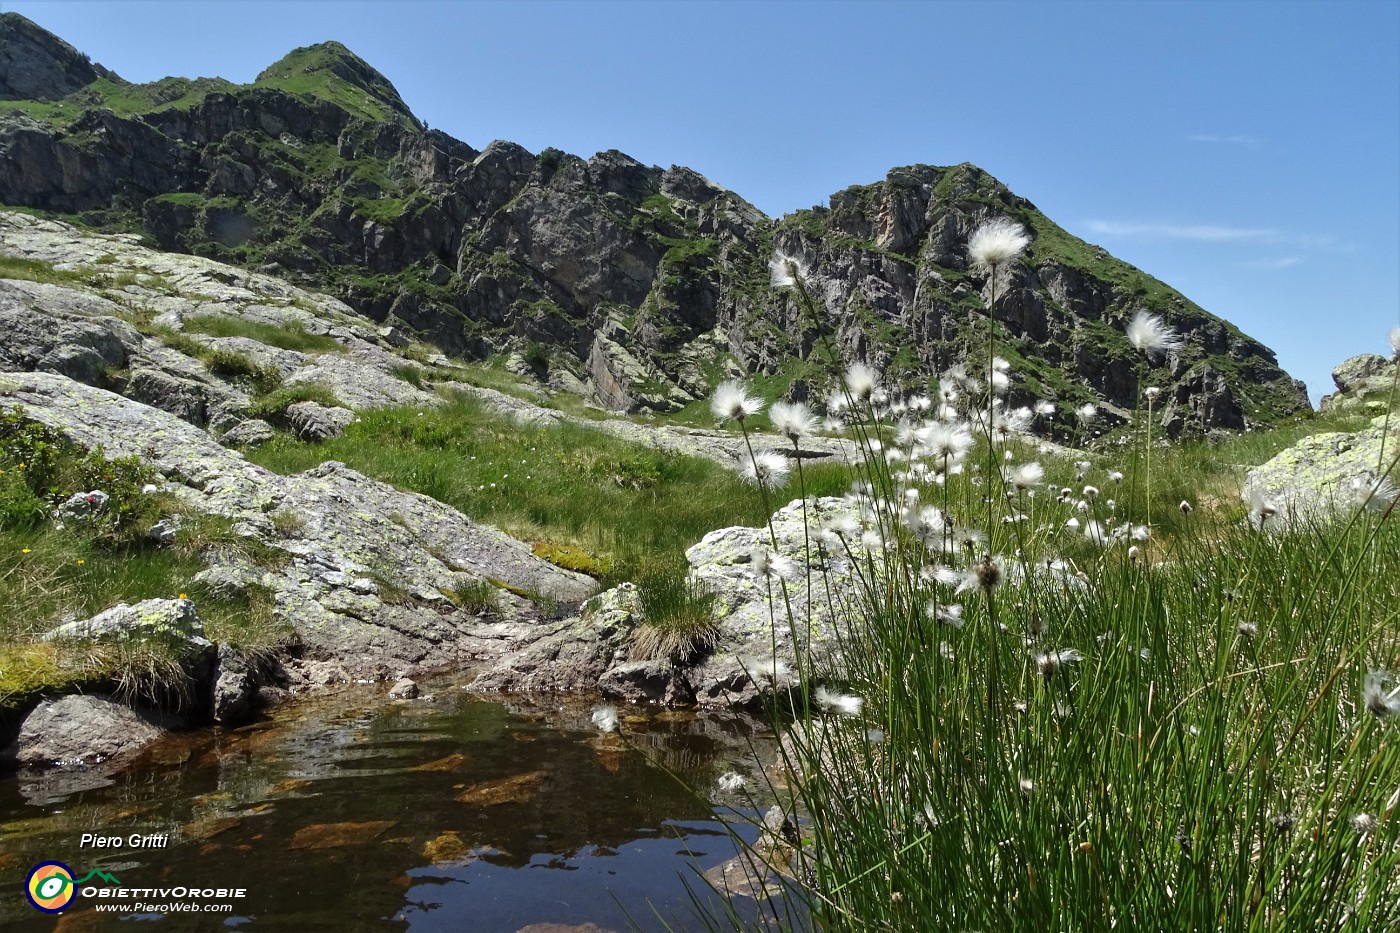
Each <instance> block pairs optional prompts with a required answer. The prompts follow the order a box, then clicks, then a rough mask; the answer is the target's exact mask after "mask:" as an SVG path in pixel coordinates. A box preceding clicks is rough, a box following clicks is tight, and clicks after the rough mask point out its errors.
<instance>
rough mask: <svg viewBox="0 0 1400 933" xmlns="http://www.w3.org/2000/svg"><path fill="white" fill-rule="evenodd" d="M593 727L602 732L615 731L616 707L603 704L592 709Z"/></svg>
mask: <svg viewBox="0 0 1400 933" xmlns="http://www.w3.org/2000/svg"><path fill="white" fill-rule="evenodd" d="M591 718H592V720H593V725H595V726H597V727H598V729H599V730H600V731H602V732H613V731H615V730H616V729H617V721H618V720H617V707H616V706H613V705H612V704H611V703H604V704H603V705H602V706H596V707H594V708H593V716H592V717H591Z"/></svg>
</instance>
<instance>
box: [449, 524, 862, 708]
mask: <svg viewBox="0 0 1400 933" xmlns="http://www.w3.org/2000/svg"><path fill="white" fill-rule="evenodd" d="M848 511H849V507H848V506H847V505H846V504H845V502H844V500H841V499H832V498H825V499H810V500H807V501H806V502H805V503H804V502H803V500H800V499H799V500H795V501H793V502H792V503H790V504H788V505H787V506H785V507H784V508H782V509H780V510H779V511H778V512H776V513H775V514H774V515H773V518H772V522H771V527H772V534H773V535H774V536H776V539H777V550H776V551H773V549H772V545H771V539H770V536H769V534H770V533H769V529H768V528H744V527H735V528H721V529H718V530H716V531H713V532H711V533H710V534H708V535H706V536H705V537H704V539H703V540H701V541H700V542H699V543H698V544H696V545H695V546H693V547H691V548H690V549H689V550H688V551H687V552H686V558H687V560H688V561H689V562H690V567H691V569H690V578H691V580H692V581H693V583H695V584H696V585H697V586H699V587H700V588H702V589H704V590H706V591H708V592H710V593H712V594H714V604H713V611H714V616H715V625H716V631H715V637H714V647H713V650H711V651H709V652H706V653H705V654H704V656H703V657H700V658H698V659H696V660H694V661H692V662H689V663H676V662H674V661H673V660H667V659H661V660H654V659H650V658H637V657H635V656H634V649H635V639H636V634H637V630H638V628H639V627H640V626H641V625H643V624H644V623H645V615H644V613H643V611H642V607H641V604H640V602H639V601H638V599H637V596H636V592H635V590H634V588H633V587H632V586H631V585H630V584H624V585H623V586H621V587H618V588H617V589H614V590H609V591H607V592H606V593H601V594H599V595H598V596H595V597H593V599H591V600H590V601H589V602H588V603H586V604H585V605H584V607H583V611H582V613H581V614H580V615H579V616H578V617H576V618H572V619H566V620H564V621H562V622H559V623H556V624H555V626H554V628H553V630H552V631H551V632H550V633H549V634H548V635H546V636H545V637H543V638H541V639H539V640H538V641H535V642H534V643H532V644H530V645H528V646H526V647H524V648H523V649H521V650H518V651H515V652H512V653H509V654H506V655H504V656H503V657H502V658H500V659H499V660H498V661H496V662H495V663H494V664H493V665H492V666H491V667H490V669H488V670H487V671H486V672H484V673H482V674H481V675H480V676H478V677H477V679H476V680H475V681H474V682H473V684H472V688H473V689H475V690H482V691H496V690H500V691H531V692H541V691H560V692H567V691H578V690H588V689H598V690H600V691H601V692H602V693H603V695H604V696H607V697H610V698H613V699H616V700H620V701H624V702H629V703H661V704H665V705H688V704H696V705H699V706H701V707H714V708H724V709H754V708H757V706H758V705H759V703H760V701H761V699H762V698H763V697H764V696H768V695H771V694H773V693H774V692H775V691H785V690H789V689H792V688H795V687H797V686H798V684H797V683H796V680H795V677H796V673H795V672H796V671H797V670H798V669H799V665H798V657H799V655H800V656H801V657H803V658H804V659H806V661H807V662H809V663H810V662H812V661H815V662H816V663H818V664H824V663H826V662H834V661H835V660H836V656H837V651H838V646H839V638H838V634H837V625H838V622H839V620H838V619H836V618H834V616H833V610H832V607H833V606H840V605H843V604H845V603H846V602H848V601H849V600H850V599H851V598H853V597H854V596H855V595H856V588H857V581H856V577H855V575H854V574H855V571H854V569H853V565H852V560H853V558H854V560H856V561H860V560H863V559H864V557H863V555H864V551H863V549H862V548H861V546H860V544H859V542H851V547H850V550H847V549H846V548H845V547H843V548H841V549H840V552H839V553H836V552H827V551H824V550H823V549H821V548H820V547H818V546H817V545H816V544H815V542H813V541H811V540H810V537H809V535H808V534H806V533H804V527H807V526H808V525H810V527H811V528H812V529H815V528H817V527H819V526H820V525H821V524H822V523H823V522H824V521H827V520H830V519H833V518H835V517H837V516H839V515H842V514H845V513H847V512H848ZM761 554H777V555H778V561H777V564H781V563H782V562H784V561H790V562H791V563H790V567H791V571H790V572H787V573H785V577H786V579H784V578H780V577H779V576H778V575H777V574H776V573H774V572H772V569H771V568H773V567H775V566H776V564H770V565H769V567H770V569H769V570H765V569H764V568H763V567H762V566H760V565H759V564H758V563H756V562H755V558H756V557H758V558H759V561H760V562H761V561H762V557H761V556H760V555H761ZM808 580H811V581H813V586H814V587H816V588H817V589H816V591H815V592H810V593H809V592H808V589H807V581H808ZM784 591H786V592H784Z"/></svg>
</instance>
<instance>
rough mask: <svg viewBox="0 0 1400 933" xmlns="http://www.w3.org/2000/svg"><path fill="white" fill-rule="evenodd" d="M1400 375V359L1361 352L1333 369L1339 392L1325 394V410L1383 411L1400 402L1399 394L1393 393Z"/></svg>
mask: <svg viewBox="0 0 1400 933" xmlns="http://www.w3.org/2000/svg"><path fill="white" fill-rule="evenodd" d="M1398 377H1400V359H1393V360H1388V359H1386V358H1385V357H1383V356H1379V355H1377V354H1375V353H1362V354H1360V355H1359V356H1353V357H1352V358H1351V359H1349V360H1347V361H1346V362H1344V363H1342V364H1341V365H1339V366H1338V367H1337V368H1336V369H1334V370H1332V382H1333V384H1335V385H1336V387H1337V391H1336V392H1334V393H1333V394H1331V395H1324V396H1323V397H1322V405H1321V408H1322V410H1323V411H1329V412H1336V411H1343V412H1351V411H1355V412H1364V411H1372V412H1380V411H1385V410H1386V407H1387V406H1389V405H1391V404H1393V403H1400V394H1397V395H1396V396H1395V397H1394V398H1392V397H1391V392H1392V390H1394V389H1395V388H1396V386H1397V378H1398Z"/></svg>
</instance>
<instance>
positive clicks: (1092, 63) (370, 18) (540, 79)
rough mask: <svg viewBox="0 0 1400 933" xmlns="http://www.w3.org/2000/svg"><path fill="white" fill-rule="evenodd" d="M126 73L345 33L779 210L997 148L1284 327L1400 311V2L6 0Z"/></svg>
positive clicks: (466, 99) (464, 98)
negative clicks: (894, 171) (892, 173)
mask: <svg viewBox="0 0 1400 933" xmlns="http://www.w3.org/2000/svg"><path fill="white" fill-rule="evenodd" d="M0 9H2V10H11V11H17V12H19V13H22V14H24V15H25V16H28V17H29V18H30V19H33V20H34V21H35V22H37V23H39V24H40V25H41V26H44V27H45V28H47V29H49V30H51V31H53V32H55V33H57V34H58V35H60V36H62V37H63V38H64V39H66V40H67V41H69V42H70V43H72V44H73V45H74V46H76V47H77V48H79V49H80V50H82V51H84V52H87V53H88V54H89V55H91V56H92V58H93V59H95V60H96V61H99V62H101V63H103V64H104V65H106V66H107V67H109V68H112V69H113V70H115V71H116V72H118V73H119V74H121V75H122V76H123V77H125V78H127V79H128V80H133V81H149V80H154V79H156V78H160V77H164V76H165V75H170V74H174V75H183V76H187V77H193V76H197V75H217V76H220V77H223V78H228V79H230V80H233V81H240V82H246V81H251V80H252V79H253V78H254V77H255V76H256V75H257V73H258V72H259V71H260V70H261V69H263V68H264V67H266V66H267V65H269V64H271V63H272V62H274V61H276V60H277V59H278V58H280V57H281V56H282V55H283V54H285V53H286V52H287V51H289V50H290V49H292V48H293V47H296V46H300V45H309V44H312V43H315V42H320V41H324V40H327V39H338V40H339V41H341V42H343V43H345V44H346V45H347V46H349V47H350V48H351V49H352V50H353V51H355V52H356V53H357V54H359V55H360V56H361V57H362V58H364V59H365V60H366V61H368V62H369V63H370V64H371V65H373V66H374V67H376V68H377V69H379V70H380V71H381V72H383V73H384V74H385V75H386V76H387V77H388V78H389V79H390V80H391V81H392V82H393V83H394V85H395V86H396V87H397V88H398V89H399V92H400V93H401V94H402V95H403V97H404V100H405V101H406V102H407V103H408V105H409V106H410V107H411V108H412V109H413V110H414V112H415V113H417V114H418V115H419V116H420V117H421V118H423V119H425V120H427V121H428V123H429V124H431V125H432V126H434V127H436V128H438V129H442V130H444V131H446V132H448V133H451V134H452V135H453V136H456V137H458V138H460V139H462V140H464V141H466V142H468V143H470V144H471V145H473V146H476V147H478V148H480V147H482V146H484V145H485V144H486V143H487V142H489V141H490V140H492V139H497V138H499V139H509V140H512V141H514V142H518V143H520V144H522V145H524V146H526V147H527V148H529V149H531V150H533V151H539V150H540V149H543V148H545V147H546V146H555V147H557V148H560V149H564V150H567V151H569V152H574V153H578V154H580V155H584V156H587V155H591V154H592V153H594V152H596V151H599V150H603V149H620V150H622V151H624V152H626V153H628V154H630V155H632V156H634V157H635V158H638V159H640V160H642V161H643V162H647V163H652V164H657V165H662V166H666V165H671V164H679V165H688V166H690V167H691V168H693V169H695V170H697V171H699V172H701V173H702V174H704V175H706V176H708V177H709V178H711V179H713V180H714V181H716V182H718V183H719V184H722V185H724V186H726V187H728V188H731V189H733V190H734V191H736V192H738V193H739V194H741V195H743V196H744V197H746V198H748V199H749V200H750V201H752V202H753V203H754V204H755V205H757V206H758V207H759V208H761V209H762V210H763V211H765V212H767V213H768V214H770V215H780V214H783V213H785V212H788V211H791V210H795V209H797V208H802V207H809V206H811V205H813V204H820V203H825V201H826V198H827V196H828V195H830V194H831V193H832V192H835V191H838V190H840V189H841V188H844V187H846V186H848V185H853V184H867V183H870V182H874V181H877V180H879V179H880V178H882V177H883V176H884V175H885V173H886V171H888V170H889V169H890V168H892V167H894V166H898V165H908V164H911V163H915V162H925V163H931V164H936V165H946V164H954V163H958V162H964V161H966V162H974V163H976V164H978V165H980V166H982V167H983V168H985V169H986V170H987V171H989V172H991V173H992V174H993V175H995V176H997V177H998V178H1000V179H1001V180H1002V181H1003V182H1005V183H1006V184H1007V185H1008V186H1010V187H1011V189H1012V190H1013V191H1015V192H1017V193H1018V194H1020V195H1022V196H1023V197H1026V198H1028V199H1030V200H1031V201H1032V202H1034V203H1035V204H1036V206H1038V207H1039V208H1040V209H1041V210H1043V211H1044V212H1045V213H1046V214H1048V215H1049V216H1050V217H1051V218H1052V219H1054V220H1055V221H1057V222H1058V223H1060V224H1061V225H1062V226H1064V227H1065V228H1066V229H1068V230H1069V231H1070V232H1071V233H1074V234H1076V235H1078V236H1080V237H1083V238H1084V239H1086V240H1089V241H1091V242H1094V243H1098V244H1100V245H1102V246H1103V247H1105V248H1106V249H1108V250H1109V251H1110V252H1112V253H1114V254H1115V255H1117V256H1119V257H1121V258H1123V259H1125V260H1127V261H1129V262H1131V263H1133V264H1134V265H1136V266H1138V267H1139V268H1141V269H1143V270H1145V271H1147V272H1149V273H1151V274H1152V275H1154V276H1156V277H1157V278H1159V279H1162V280H1163V281H1165V282H1167V283H1169V284H1171V285H1173V286H1174V287H1176V288H1178V289H1180V290H1181V291H1182V292H1183V293H1185V294H1186V295H1187V296H1189V297H1190V298H1192V299H1193V300H1194V301H1196V302H1197V303H1199V304H1200V305H1201V306H1202V307H1204V308H1206V309H1207V310H1209V311H1212V312H1214V313H1216V314H1218V315H1221V316H1222V317H1225V318H1227V319H1229V320H1230V321H1232V322H1234V323H1235V324H1237V325H1238V326H1240V327H1241V328H1242V329H1243V330H1245V331H1246V332H1247V333H1249V334H1251V335H1252V336H1254V337H1257V338H1258V339H1260V340H1262V341H1263V342H1264V343H1265V344H1267V345H1269V346H1270V347H1272V348H1273V349H1274V350H1276V351H1277V352H1278V354H1279V360H1280V362H1281V363H1282V364H1283V366H1284V368H1285V369H1287V370H1288V371H1289V372H1290V373H1292V374H1293V375H1294V376H1297V377H1299V378H1301V379H1304V380H1306V381H1307V383H1308V387H1309V390H1310V392H1311V394H1312V395H1313V398H1314V399H1316V398H1317V397H1318V396H1319V395H1320V394H1322V393H1323V392H1326V391H1330V390H1331V380H1330V377H1329V374H1330V371H1331V369H1332V367H1333V366H1334V365H1335V364H1336V363H1338V362H1340V361H1341V360H1343V359H1345V358H1347V357H1349V356H1351V355H1354V354H1356V353H1362V352H1380V353H1385V352H1388V350H1389V347H1388V345H1387V343H1386V332H1387V331H1388V330H1389V328H1390V327H1392V326H1394V325H1395V324H1397V323H1400V2H1395V0H1370V2H1359V3H1345V2H1329V3H1288V2H1243V3H1241V2H1224V0H1213V2H1202V3H1195V2H1189V0H1175V2H1164V3H1154V2H1130V0H1097V2H1065V3H1061V2H1050V0H1044V2H1026V3H1023V2H1010V0H1007V2H995V0H993V2H982V3H961V2H951V0H950V2H902V3H900V2H896V3H881V2H862V3H843V2H837V3H804V2H797V0H788V2H776V0H775V2H746V3H741V2H714V0H711V2H696V3H664V2H647V0H631V2H615V3H592V2H583V0H573V2H552V3H537V2H525V0H517V2H450V0H439V2H415V0H394V2H332V0H322V2H257V0H239V2H216V0H208V2H197V0H167V2H140V0H129V2H127V0H105V2H84V0H48V2H44V0H29V2H26V0H0Z"/></svg>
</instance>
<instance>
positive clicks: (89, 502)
mask: <svg viewBox="0 0 1400 933" xmlns="http://www.w3.org/2000/svg"><path fill="white" fill-rule="evenodd" d="M109 499H111V497H110V496H108V495H107V494H106V493H105V492H103V491H102V490H100V489H94V490H93V491H92V492H75V493H73V495H71V496H69V497H68V498H67V499H65V500H64V501H63V503H62V504H61V505H59V507H58V508H56V509H54V511H53V517H54V518H55V519H57V520H58V521H60V522H76V521H82V520H83V519H89V518H95V517H97V516H98V515H101V514H102V513H103V512H105V511H107V502H108V500H109Z"/></svg>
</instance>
